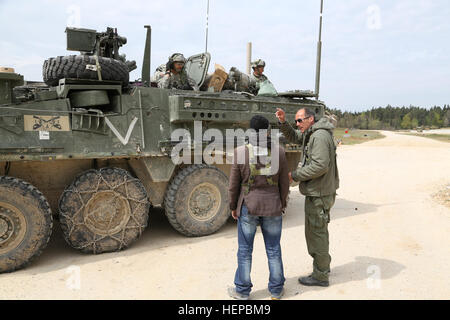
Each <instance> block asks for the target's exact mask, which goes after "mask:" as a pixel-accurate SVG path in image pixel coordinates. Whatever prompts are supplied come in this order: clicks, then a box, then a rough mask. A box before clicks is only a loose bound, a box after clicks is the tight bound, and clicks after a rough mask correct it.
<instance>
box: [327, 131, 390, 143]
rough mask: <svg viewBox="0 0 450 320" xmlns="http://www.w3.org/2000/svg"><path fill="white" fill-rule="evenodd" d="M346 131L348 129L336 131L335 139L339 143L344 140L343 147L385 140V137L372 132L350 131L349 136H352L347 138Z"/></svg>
mask: <svg viewBox="0 0 450 320" xmlns="http://www.w3.org/2000/svg"><path fill="white" fill-rule="evenodd" d="M345 130H346V129H342V128H336V129H334V138H335V139H336V140H338V141H339V140H342V144H343V145H352V144H358V143H363V142H367V141H370V140H375V139H381V138H384V135H382V134H381V133H380V132H378V131H372V130H348V134H349V135H350V136H348V137H346V136H345V135H346V133H345Z"/></svg>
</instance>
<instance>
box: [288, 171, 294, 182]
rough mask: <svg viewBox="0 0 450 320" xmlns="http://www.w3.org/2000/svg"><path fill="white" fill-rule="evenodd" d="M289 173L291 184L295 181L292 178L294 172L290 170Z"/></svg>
mask: <svg viewBox="0 0 450 320" xmlns="http://www.w3.org/2000/svg"><path fill="white" fill-rule="evenodd" d="M288 175H289V184H292V183H293V182H294V179H292V172H289V173H288Z"/></svg>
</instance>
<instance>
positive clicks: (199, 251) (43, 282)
mask: <svg viewBox="0 0 450 320" xmlns="http://www.w3.org/2000/svg"><path fill="white" fill-rule="evenodd" d="M383 134H384V135H385V136H386V138H384V139H380V140H374V141H370V142H366V143H364V144H360V145H354V146H342V147H340V148H339V149H338V166H339V170H340V176H341V188H340V189H339V190H338V197H337V201H336V204H335V206H334V208H333V210H332V213H331V216H332V218H331V219H332V221H331V223H330V225H329V230H330V247H331V255H332V258H333V260H332V270H331V277H330V283H331V286H330V287H328V288H308V287H303V286H301V285H300V284H298V282H297V278H298V277H299V276H301V275H306V274H308V273H309V272H310V271H311V269H312V260H311V258H310V257H309V256H308V253H307V250H306V244H305V239H304V213H303V205H304V198H303V196H301V195H300V194H299V192H298V189H297V188H296V187H295V188H291V201H290V204H289V209H288V212H287V215H286V217H285V220H284V229H283V235H282V249H283V262H284V267H285V276H286V284H285V288H286V295H285V298H286V299H449V298H450V276H449V274H450V240H449V235H450V209H449V208H446V207H445V206H443V205H441V204H438V203H437V202H434V201H433V200H432V194H434V193H435V192H438V191H439V190H442V189H443V188H445V187H446V186H447V185H449V184H450V145H449V144H446V143H443V142H438V141H434V140H431V139H427V138H421V137H415V136H406V135H401V134H396V133H393V132H383ZM58 227H59V226H58V225H56V228H55V231H54V234H53V237H52V240H51V241H50V244H49V247H48V248H47V249H46V250H45V251H44V253H43V254H42V256H41V257H39V258H38V259H37V260H36V261H34V262H33V263H32V264H31V265H30V266H29V267H28V268H26V269H24V270H20V271H17V272H14V273H10V274H1V275H0V299H36V298H37V299H228V296H227V294H226V288H227V286H228V285H231V284H232V283H233V277H234V272H235V268H236V250H237V235H236V226H235V223H234V222H232V221H230V222H229V223H228V224H227V225H226V226H225V227H224V228H223V229H222V230H220V231H219V232H218V233H217V234H214V235H211V236H208V237H203V238H185V237H183V236H181V235H180V234H178V233H177V232H176V231H174V230H173V229H172V228H171V227H170V225H169V223H168V222H167V221H166V219H165V217H164V214H163V212H162V211H161V210H154V211H152V215H151V219H150V225H149V228H148V229H147V230H146V232H145V233H144V235H143V237H142V238H141V239H140V240H139V241H138V242H137V243H135V244H134V245H133V246H132V247H131V248H129V249H128V250H126V251H123V252H119V253H111V254H102V255H98V256H90V255H84V254H81V253H78V252H77V251H75V250H73V249H71V248H70V247H69V246H68V245H67V244H66V243H65V242H64V240H63V238H62V236H61V232H60V231H59V229H58ZM252 280H253V284H254V287H253V292H252V294H251V298H253V299H269V293H268V291H267V282H268V267H267V260H266V257H265V251H264V246H263V240H262V235H261V232H260V231H258V233H257V236H256V239H255V249H254V254H253V269H252Z"/></svg>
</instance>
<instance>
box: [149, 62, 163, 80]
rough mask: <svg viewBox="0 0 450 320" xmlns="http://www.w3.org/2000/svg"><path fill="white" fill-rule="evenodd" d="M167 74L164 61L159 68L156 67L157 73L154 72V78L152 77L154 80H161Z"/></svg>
mask: <svg viewBox="0 0 450 320" xmlns="http://www.w3.org/2000/svg"><path fill="white" fill-rule="evenodd" d="M165 74H166V64H165V63H163V64H162V65H160V66H159V67H158V68H156V71H155V73H154V74H153V78H152V79H151V81H152V82H159V80H160V79H161V78H162V77H164V75H165Z"/></svg>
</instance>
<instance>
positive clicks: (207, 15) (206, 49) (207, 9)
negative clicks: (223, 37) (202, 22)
mask: <svg viewBox="0 0 450 320" xmlns="http://www.w3.org/2000/svg"><path fill="white" fill-rule="evenodd" d="M208 20H209V0H208V4H207V8H206V48H205V52H208Z"/></svg>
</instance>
